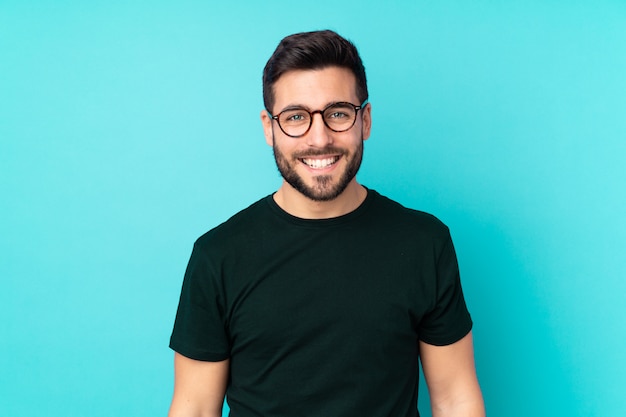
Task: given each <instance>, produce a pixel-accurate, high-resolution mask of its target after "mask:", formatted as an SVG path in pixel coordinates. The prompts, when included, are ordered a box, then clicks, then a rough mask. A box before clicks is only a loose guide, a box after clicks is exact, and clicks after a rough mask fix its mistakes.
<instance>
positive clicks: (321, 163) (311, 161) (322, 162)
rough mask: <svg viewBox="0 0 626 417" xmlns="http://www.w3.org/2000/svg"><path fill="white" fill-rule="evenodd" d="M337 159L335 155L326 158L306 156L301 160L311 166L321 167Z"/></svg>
mask: <svg viewBox="0 0 626 417" xmlns="http://www.w3.org/2000/svg"><path fill="white" fill-rule="evenodd" d="M337 159H338V158H337V157H334V158H326V159H307V158H304V159H302V162H304V163H305V164H307V165H308V166H310V167H311V168H315V169H322V168H326V167H327V166H330V165H332V164H334V163H335V162H337Z"/></svg>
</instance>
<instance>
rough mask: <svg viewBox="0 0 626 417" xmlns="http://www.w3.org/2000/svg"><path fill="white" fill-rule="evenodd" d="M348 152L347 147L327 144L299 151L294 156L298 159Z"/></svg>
mask: <svg viewBox="0 0 626 417" xmlns="http://www.w3.org/2000/svg"><path fill="white" fill-rule="evenodd" d="M347 153H348V152H347V151H346V150H345V149H341V148H338V147H336V146H325V147H324V148H319V149H308V150H306V151H302V152H298V153H295V154H293V155H292V156H293V157H294V158H297V159H302V158H306V157H309V156H322V155H329V154H333V155H345V154H347Z"/></svg>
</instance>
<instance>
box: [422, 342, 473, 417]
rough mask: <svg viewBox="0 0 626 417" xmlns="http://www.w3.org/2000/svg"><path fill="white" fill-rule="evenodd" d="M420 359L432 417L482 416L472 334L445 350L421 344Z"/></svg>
mask: <svg viewBox="0 0 626 417" xmlns="http://www.w3.org/2000/svg"><path fill="white" fill-rule="evenodd" d="M420 357H421V361H422V368H423V370H424V377H425V378H426V384H427V385H428V391H429V393H430V404H431V407H432V412H433V417H457V416H459V417H484V416H485V405H484V403H483V396H482V393H481V391H480V386H479V385H478V378H477V377H476V367H475V366H474V347H473V344H472V333H471V332H470V333H468V334H467V336H465V337H464V338H463V339H461V340H459V341H458V342H456V343H453V344H451V345H448V346H433V345H429V344H427V343H424V342H420Z"/></svg>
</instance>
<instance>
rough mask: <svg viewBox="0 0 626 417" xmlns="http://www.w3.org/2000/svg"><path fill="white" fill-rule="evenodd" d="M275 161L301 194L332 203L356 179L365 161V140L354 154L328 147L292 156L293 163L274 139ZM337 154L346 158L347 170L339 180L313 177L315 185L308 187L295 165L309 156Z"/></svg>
mask: <svg viewBox="0 0 626 417" xmlns="http://www.w3.org/2000/svg"><path fill="white" fill-rule="evenodd" d="M273 142H274V146H273V147H272V148H273V150H274V160H275V161H276V166H277V167H278V171H279V172H280V175H281V176H282V177H283V178H284V179H285V181H287V183H288V184H289V185H291V186H292V187H293V188H294V189H295V190H296V191H298V192H299V193H300V194H302V195H304V196H305V197H308V198H309V199H311V200H313V201H318V202H320V201H331V200H334V199H335V198H337V197H338V196H339V195H341V193H343V192H344V190H345V189H346V187H347V186H348V184H350V182H351V181H352V180H353V179H354V177H356V174H357V172H358V171H359V168H360V167H361V161H362V160H363V140H362V139H361V141H360V142H359V144H358V146H357V147H356V149H355V151H354V153H353V154H351V153H350V152H348V151H347V150H345V149H341V148H336V147H334V146H327V147H325V148H323V149H318V150H315V151H307V152H301V153H298V154H294V155H292V156H291V161H290V160H289V159H288V158H287V157H286V156H285V155H284V154H283V153H282V152H281V151H280V149H278V147H277V146H276V140H275V139H273ZM328 154H336V155H340V156H341V157H345V158H346V161H347V166H346V169H345V170H344V172H343V173H340V174H339V178H338V179H337V180H336V181H333V176H332V175H318V176H315V177H313V184H312V185H307V184H306V183H305V181H304V179H303V178H302V177H301V176H300V175H299V174H298V173H297V172H296V169H295V165H296V164H300V163H302V162H300V161H299V160H300V159H302V158H306V157H308V156H318V155H328Z"/></svg>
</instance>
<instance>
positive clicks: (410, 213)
mask: <svg viewBox="0 0 626 417" xmlns="http://www.w3.org/2000/svg"><path fill="white" fill-rule="evenodd" d="M369 192H370V193H371V194H372V214H373V215H375V216H376V218H377V219H378V220H379V221H382V222H384V223H386V225H387V226H388V227H393V228H398V227H399V228H404V229H406V230H407V231H411V232H413V233H415V232H419V234H425V235H429V236H432V237H434V238H440V239H444V240H447V239H448V238H449V236H450V231H449V229H448V226H446V225H445V224H444V223H443V222H442V221H441V220H440V219H439V218H437V217H436V216H434V215H433V214H430V213H427V212H425V211H420V210H416V209H413V208H409V207H405V206H404V205H402V204H401V203H399V202H397V201H395V200H392V199H390V198H388V197H385V196H383V195H381V194H379V193H378V192H376V191H374V190H370V191H369Z"/></svg>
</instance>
